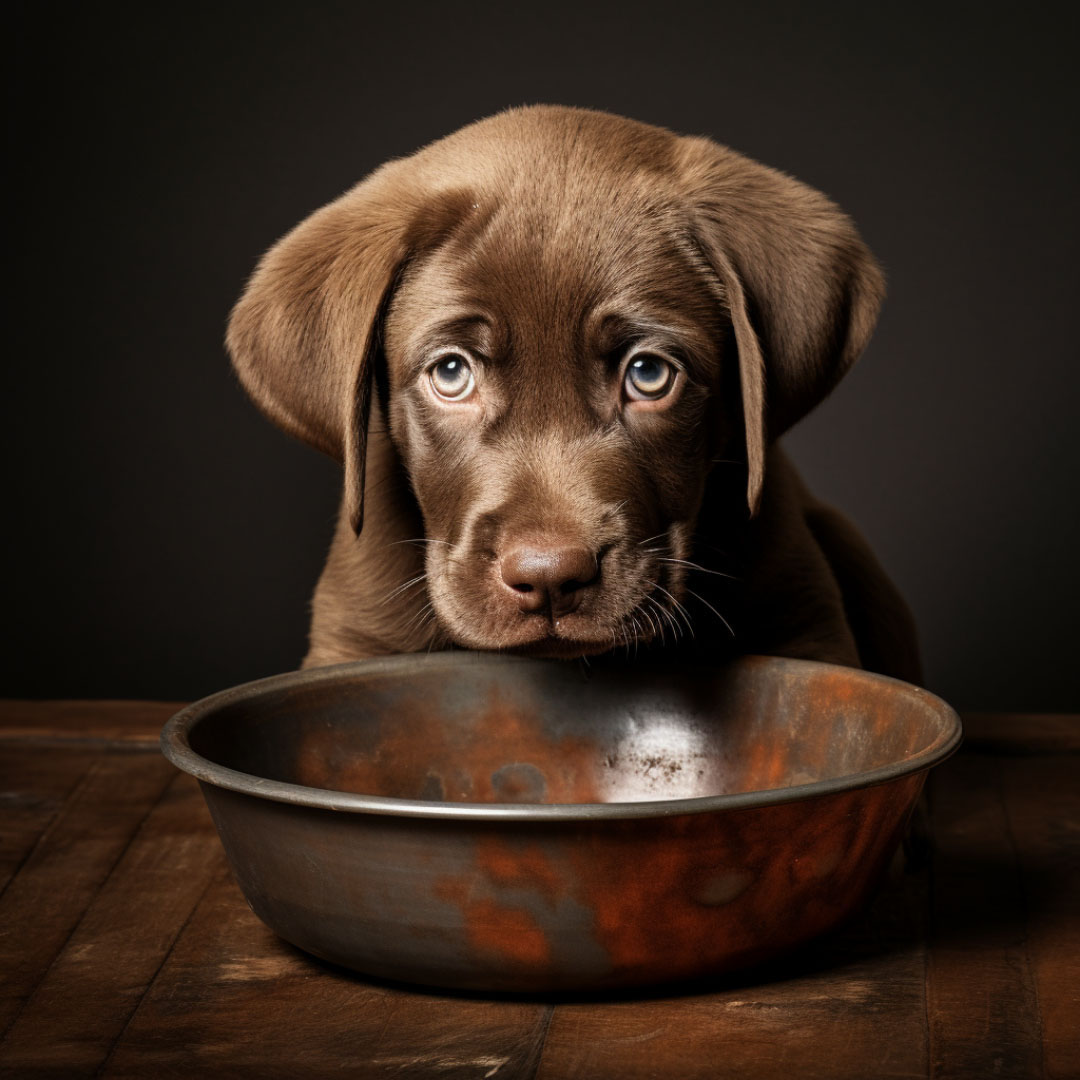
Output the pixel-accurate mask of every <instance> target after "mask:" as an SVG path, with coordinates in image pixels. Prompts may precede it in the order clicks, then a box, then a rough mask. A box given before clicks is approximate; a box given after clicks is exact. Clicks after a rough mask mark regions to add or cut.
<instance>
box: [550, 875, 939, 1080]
mask: <svg viewBox="0 0 1080 1080" xmlns="http://www.w3.org/2000/svg"><path fill="white" fill-rule="evenodd" d="M925 896H926V880H925V875H922V874H919V875H910V876H904V877H902V878H900V879H898V880H894V881H893V882H892V883H891V884H890V886H889V887H888V888H887V890H886V891H885V892H884V893H883V894H882V895H881V896H880V897H879V898H878V900H877V902H876V903H874V904H873V905H872V906H871V908H870V909H869V911H868V912H867V913H866V914H865V915H864V916H863V917H862V918H860V919H859V921H858V922H856V923H855V924H854V925H853V926H851V927H849V928H848V929H847V930H845V931H843V932H841V933H838V934H835V935H833V936H832V937H830V938H826V939H824V940H822V941H821V942H819V943H817V944H815V945H813V946H811V947H809V948H808V949H807V950H805V951H804V953H803V954H801V955H800V956H798V957H796V958H792V959H789V960H787V961H785V962H784V963H782V964H777V965H775V966H773V967H771V968H769V969H766V970H762V971H759V972H750V973H747V974H746V975H744V976H742V977H741V978H735V977H729V978H728V979H722V980H717V982H716V983H714V984H713V985H712V986H711V987H710V986H707V985H700V984H699V985H697V986H688V987H678V988H675V989H674V990H672V991H670V992H669V994H670V995H671V996H667V995H665V996H657V995H655V994H652V995H645V996H643V997H629V998H627V999H626V1000H621V1001H607V1002H603V1001H595V1002H588V1003H581V1004H570V1005H560V1006H559V1007H558V1008H557V1009H556V1010H555V1015H554V1017H553V1019H552V1023H551V1027H550V1030H549V1032H548V1037H547V1040H546V1042H545V1044H544V1050H543V1056H542V1058H541V1063H540V1069H539V1072H538V1080H565V1078H566V1077H588V1078H590V1080H646V1078H668V1077H672V1078H676V1077H677V1078H678V1080H714V1078H715V1077H717V1076H738V1077H740V1078H744V1077H745V1078H747V1080H775V1078H776V1077H778V1076H785V1075H791V1076H798V1077H799V1078H800V1080H815V1078H821V1080H849V1078H850V1080H866V1078H868V1077H875V1078H878V1077H912V1076H919V1077H921V1076H925V1075H926V1064H927V1045H926V1028H925V1000H924V981H923V980H924V968H925V957H924V954H923V948H922V941H921V934H922V920H923V905H924V903H925ZM658 917H659V913H658Z"/></svg>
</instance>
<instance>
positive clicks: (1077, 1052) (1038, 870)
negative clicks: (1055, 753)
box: [1004, 758, 1080, 1080]
mask: <svg viewBox="0 0 1080 1080" xmlns="http://www.w3.org/2000/svg"><path fill="white" fill-rule="evenodd" d="M1077 781H1078V778H1077V767H1076V761H1075V759H1074V760H1069V759H1068V758H1041V759H1037V760H1032V759H1025V760H1018V761H1011V762H1009V763H1008V764H1007V766H1006V767H1005V769H1004V792H1005V807H1006V811H1007V814H1008V822H1009V827H1010V829H1011V832H1012V836H1013V839H1014V841H1015V844H1016V850H1017V853H1018V856H1019V860H1020V868H1021V883H1022V887H1023V902H1024V908H1025V911H1026V912H1027V923H1028V940H1027V945H1028V951H1029V955H1030V958H1031V964H1032V968H1033V974H1034V980H1035V990H1036V993H1037V995H1038V1000H1039V1005H1040V1011H1041V1016H1042V1045H1043V1062H1044V1066H1045V1069H1046V1075H1047V1076H1048V1077H1052V1078H1053V1080H1066V1078H1069V1080H1074V1078H1075V1077H1078V1076H1080V917H1078V916H1080V784H1078V782H1077Z"/></svg>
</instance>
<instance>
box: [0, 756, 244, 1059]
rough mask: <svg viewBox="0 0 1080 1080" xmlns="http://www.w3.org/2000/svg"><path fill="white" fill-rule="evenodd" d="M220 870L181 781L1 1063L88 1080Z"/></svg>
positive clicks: (206, 827) (203, 821)
mask: <svg viewBox="0 0 1080 1080" xmlns="http://www.w3.org/2000/svg"><path fill="white" fill-rule="evenodd" d="M223 867H224V855H223V853H222V851H221V846H220V844H219V843H218V840H217V835H216V833H215V832H214V827H213V824H212V822H211V821H210V815H209V814H208V813H207V811H206V806H205V804H204V803H203V800H202V795H201V793H200V792H199V789H198V785H197V784H196V783H195V781H194V780H192V779H191V777H189V776H183V775H179V774H178V775H176V776H175V778H174V780H173V781H172V783H171V784H170V786H169V789H168V791H167V792H166V794H165V796H164V797H163V798H162V799H161V800H160V801H159V802H158V804H157V805H156V806H155V807H154V809H153V810H152V812H151V813H150V814H149V816H148V817H147V818H146V819H145V821H144V822H143V823H142V825H141V827H140V828H139V830H138V832H137V834H136V835H135V837H134V838H133V839H132V841H131V843H130V844H129V845H128V847H127V850H126V851H125V852H124V854H123V856H122V858H121V859H120V860H119V862H118V863H117V864H116V867H115V869H114V870H113V872H112V873H111V874H110V875H109V878H108V880H107V881H106V882H105V884H104V886H103V887H102V889H101V891H100V892H99V893H98V894H97V896H96V897H95V898H94V900H93V902H92V903H91V904H90V906H89V907H88V908H87V910H86V913H85V915H84V916H83V918H82V919H81V920H80V922H79V925H78V926H77V927H76V928H75V930H74V932H73V933H72V934H71V937H70V938H69V939H68V941H67V943H66V944H65V946H64V948H63V949H62V951H61V952H60V954H59V955H58V956H57V957H56V959H55V960H54V961H53V963H52V965H51V966H50V968H49V970H48V973H47V974H46V975H45V977H44V979H43V980H42V981H41V983H40V984H39V985H38V986H37V988H36V989H35V991H34V992H33V994H32V995H31V996H30V998H29V1000H28V1001H27V1003H26V1005H25V1006H24V1008H23V1010H22V1012H21V1013H20V1014H19V1016H18V1019H17V1020H16V1021H15V1023H14V1024H13V1025H12V1026H11V1028H10V1029H9V1030H8V1033H7V1036H6V1039H5V1044H4V1049H3V1061H4V1062H5V1064H7V1065H8V1066H9V1067H13V1068H15V1069H16V1070H18V1069H29V1068H31V1067H33V1068H34V1069H35V1070H39V1071H40V1070H44V1071H47V1072H52V1073H55V1074H56V1075H63V1076H68V1077H71V1076H92V1075H93V1074H94V1073H95V1072H96V1071H97V1070H98V1069H99V1068H100V1066H101V1064H102V1062H103V1061H104V1060H105V1058H106V1056H107V1055H108V1053H109V1050H110V1048H111V1047H112V1045H113V1043H114V1041H115V1040H116V1039H117V1038H118V1036H119V1035H120V1033H121V1032H122V1031H123V1029H124V1026H125V1025H126V1023H127V1021H128V1019H129V1018H130V1016H131V1014H132V1013H133V1012H134V1010H135V1007H136V1006H137V1005H138V1003H139V1000H140V998H141V997H142V995H143V993H144V992H145V990H146V988H147V987H148V986H149V985H150V982H151V980H152V979H153V977H154V975H155V974H156V973H157V971H158V969H159V968H160V966H161V964H162V962H163V961H164V959H165V957H166V956H167V955H168V952H169V949H170V948H171V947H172V945H173V942H174V941H175V940H176V937H177V935H178V934H179V932H180V928H181V927H182V926H183V924H184V922H185V921H186V920H187V918H188V916H189V915H190V914H191V912H192V910H193V909H194V907H195V904H196V903H197V902H198V899H199V897H200V896H201V895H202V893H203V892H204V891H205V889H206V887H207V885H208V884H209V882H210V880H211V877H212V876H213V874H214V872H215V871H219V870H221V869H222V868H223Z"/></svg>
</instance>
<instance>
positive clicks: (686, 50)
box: [0, 2, 1080, 710]
mask: <svg viewBox="0 0 1080 1080" xmlns="http://www.w3.org/2000/svg"><path fill="white" fill-rule="evenodd" d="M1066 20H1067V21H1066ZM1077 29H1078V27H1077V25H1076V21H1075V17H1074V16H1072V15H1071V14H1068V15H1067V14H1065V11H1064V8H1063V9H1062V10H1061V11H1060V12H1058V11H1057V10H1056V9H1052V8H1041V9H1040V8H1031V7H1021V6H1019V5H1017V6H1015V7H1010V8H1005V7H1001V8H995V7H993V6H990V5H985V4H983V5H965V6H962V7H961V6H959V5H954V6H945V7H942V6H929V5H928V6H924V7H920V6H917V5H911V4H905V5H896V6H893V5H874V4H866V3H858V4H854V3H853V4H806V5H797V4H789V5H785V4H776V3H764V4H753V5H750V4H746V3H738V4H727V3H717V4H713V5H710V6H708V7H705V6H704V5H698V4H685V3H672V2H665V3H661V4H655V5H648V6H645V5H643V6H642V7H641V9H640V10H637V9H635V8H633V7H630V6H627V5H615V4H611V5H589V4H585V3H576V4H551V3H548V4H545V5H544V6H543V7H517V6H514V5H504V4H491V5H486V6H485V5H480V6H471V7H468V8H462V7H456V6H454V5H450V4H430V5H427V4H421V5H415V4H414V5H406V4H400V3H398V4H386V3H383V4H379V5H374V4H322V5H301V4H297V5H295V6H294V7H292V8H291V9H285V8H282V9H281V10H276V9H274V8H273V7H272V6H270V5H262V6H255V5H251V6H241V5H221V6H220V7H214V8H209V7H198V6H195V7H190V6H189V7H184V8H183V9H180V8H177V9H174V10H172V11H171V12H170V11H169V10H168V9H166V8H161V7H152V6H149V5H145V6H139V7H135V6H132V7H129V8H124V7H123V6H119V7H117V6H97V5H95V6H89V5H86V6H80V7H64V6H59V7H58V6H51V7H47V6H45V5H40V6H35V7H34V8H32V9H29V8H28V9H24V10H23V13H22V15H21V16H20V18H19V20H18V24H17V27H16V30H15V33H14V37H13V43H12V44H11V45H9V55H10V63H9V65H8V72H9V77H10V78H11V80H12V88H11V99H10V100H11V103H10V105H9V117H10V121H11V123H12V125H13V130H12V131H11V133H10V134H9V140H8V143H9V149H13V150H14V154H13V155H12V159H11V164H10V165H9V176H10V179H11V181H12V183H13V190H12V191H11V192H10V193H9V199H8V204H7V208H6V209H7V217H8V219H9V221H10V222H12V224H13V227H14V228H13V231H14V243H13V246H14V249H15V253H16V258H15V264H14V265H15V271H16V274H15V281H14V283H13V284H14V287H13V288H12V289H11V307H10V309H9V319H10V323H11V325H12V326H13V327H14V334H13V336H14V338H15V342H14V350H13V352H12V353H11V354H9V358H8V361H7V365H6V367H7V371H8V372H9V379H10V380H11V382H12V383H13V385H10V386H9V387H8V392H7V393H6V394H5V395H4V399H5V404H6V409H5V413H6V414H7V415H6V416H5V423H4V427H3V430H4V437H5V442H6V445H5V448H4V452H5V460H6V464H7V469H6V476H7V479H6V487H7V498H6V499H5V502H6V503H7V506H8V514H7V515H6V517H7V521H8V524H7V526H6V529H5V531H6V532H7V534H8V550H9V556H8V559H7V560H6V566H7V578H8V580H7V585H8V589H7V592H8V597H9V599H8V602H7V604H6V613H5V616H4V625H5V631H6V633H7V634H8V636H9V641H8V643H7V645H6V646H5V651H4V655H5V657H6V658H7V660H8V662H9V663H8V665H7V675H6V678H5V680H4V685H3V687H2V688H0V692H2V693H3V695H4V696H30V697H32V696H50V697H63V696H74V697H94V696H102V697H151V698H165V699H186V698H192V697H195V696H198V695H202V694H204V693H207V692H210V691H212V690H215V689H219V688H221V687H224V686H227V685H230V684H233V683H236V682H239V681H242V680H246V679H249V678H254V677H257V676H261V675H264V674H269V673H271V672H275V671H279V670H284V669H288V668H291V667H295V666H296V665H297V663H298V662H299V660H300V658H301V656H302V655H303V652H304V649H305V637H306V629H307V602H308V597H309V595H310V592H311V590H312V588H313V586H314V583H315V580H316V577H317V575H318V572H319V570H320V567H321V564H322V560H323V557H324V554H325V551H326V549H327V547H328V544H329V540H330V535H331V529H332V524H333V520H334V517H335V512H336V504H337V494H338V484H339V477H338V470H337V466H335V465H334V464H333V463H332V462H329V461H328V460H324V459H322V458H321V457H320V456H319V455H318V454H316V453H315V452H314V451H311V450H308V449H307V448H304V447H302V446H300V445H299V444H296V443H293V442H291V441H290V440H289V439H288V438H287V437H286V436H284V435H282V434H280V433H279V432H277V431H276V430H275V429H274V428H272V427H271V426H270V425H269V424H268V423H267V422H266V421H264V420H263V419H262V418H261V417H260V416H259V415H258V414H257V412H256V411H255V409H254V407H253V406H251V405H250V404H249V403H248V402H247V400H246V399H245V398H244V396H243V395H242V393H241V391H240V389H239V388H238V385H237V384H236V383H235V381H234V379H233V377H232V375H231V373H230V371H229V368H228V365H227V362H226V359H225V355H224V352H223V348H222V344H221V340H222V335H223V332H224V325H225V319H226V316H227V313H228V309H229V307H230V305H231V303H232V302H233V300H234V299H235V297H236V296H237V294H238V293H239V290H240V288H241V286H242V284H243V282H244V280H245V278H246V276H247V275H248V273H249V272H250V271H251V269H252V267H253V265H254V263H255V260H256V258H257V257H258V255H259V254H260V253H261V252H262V251H263V250H264V249H265V248H266V247H268V246H269V245H270V243H271V242H272V241H274V240H275V239H276V238H277V237H278V236H280V235H281V234H282V233H283V232H285V231H286V230H287V229H289V228H290V227H291V226H292V225H293V224H295V223H296V222H297V221H299V220H300V219H301V218H303V217H304V216H306V215H307V214H308V213H310V212H311V211H312V210H314V209H315V208H316V207H318V206H320V205H321V204H323V203H325V202H327V201H328V200H330V199H331V198H333V197H335V196H337V195H338V194H339V193H340V192H341V191H343V190H344V189H345V188H347V187H349V186H351V185H352V184H353V183H354V182H355V181H356V180H358V179H360V178H361V177H362V176H363V175H364V174H365V173H367V172H368V171H370V170H371V169H372V168H374V167H375V166H376V165H378V164H379V163H381V162H382V161H384V160H385V159H386V158H389V157H392V156H397V155H401V154H405V153H408V152H410V151H412V150H414V149H415V148H417V147H418V146H420V145H422V144H424V143H426V142H428V141H430V140H432V139H434V138H437V137H438V136H440V135H443V134H446V133H448V132H450V131H452V130H454V129H455V128H457V127H460V126H461V125H462V124H464V123H467V122H468V121H470V120H473V119H476V118H479V117H481V116H485V115H488V114H490V113H492V112H496V111H498V110H500V109H502V108H505V107H507V106H510V105H515V104H522V103H527V102H542V101H547V102H562V103H567V104H576V105H584V106H591V107H596V108H602V109H607V110H610V111H613V112H617V113H621V114H624V115H627V116H632V117H635V118H637V119H640V120H644V121H648V122H652V123H656V124H661V125H663V126H666V127H670V128H673V129H675V130H678V131H682V132H686V133H698V134H707V135H710V136H713V137H714V138H716V139H718V140H719V141H721V142H725V143H728V144H729V145H731V146H733V147H735V148H736V149H738V150H740V151H742V152H744V153H746V154H748V155H750V156H751V157H755V158H758V159H760V160H762V161H764V162H766V163H768V164H770V165H774V166H777V167H779V168H781V169H784V170H786V171H788V172H790V173H793V174H794V175H796V176H798V177H799V178H801V179H802V180H805V181H807V182H808V183H810V184H812V185H814V186H816V187H818V188H821V189H822V190H824V191H825V192H827V193H828V194H829V195H831V196H832V197H833V198H834V199H836V200H837V201H838V202H839V203H840V204H841V205H842V206H843V207H844V208H845V209H846V210H848V211H849V212H850V213H851V214H852V215H853V217H854V218H855V220H856V221H857V222H858V224H859V226H860V228H861V230H862V233H863V235H864V237H865V238H866V239H867V241H868V242H869V244H870V246H871V248H873V250H874V251H875V252H876V254H877V255H878V257H879V258H880V260H881V261H882V263H883V264H884V266H885V268H886V271H887V273H888V275H889V280H890V295H889V299H888V301H887V303H886V307H885V311H884V314H883V317H882V319H881V322H880V325H879V328H878V331H877V333H876V335H875V337H874V340H873V342H872V343H871V345H870V348H869V349H868V351H867V353H866V355H865V357H864V358H863V361H862V362H861V364H860V365H859V366H858V367H857V368H856V369H855V371H854V372H853V373H852V374H851V375H850V376H849V377H848V379H847V380H846V381H845V382H844V383H843V384H842V385H841V387H840V388H839V389H838V390H837V391H836V393H835V394H834V395H833V397H832V398H830V399H829V401H828V402H826V403H825V405H824V406H822V407H821V408H820V409H819V410H818V411H817V412H816V413H814V414H813V415H812V416H811V417H810V418H809V419H808V420H807V421H805V422H804V423H803V424H802V425H800V427H799V428H797V429H796V430H795V431H794V432H793V433H792V434H791V435H790V436H788V438H787V445H788V447H789V449H790V450H791V451H792V452H793V453H794V456H795V457H796V460H797V461H798V462H799V463H800V464H801V466H802V468H803V472H804V474H805V476H806V477H807V479H808V480H809V482H810V483H811V485H812V486H813V487H814V488H815V489H816V490H817V492H818V493H820V494H821V495H824V496H826V497H828V498H829V499H831V500H832V501H834V502H836V503H837V504H839V505H840V506H842V507H843V508H844V509H845V510H847V511H848V512H849V514H850V515H851V516H852V517H853V518H854V519H855V520H856V521H857V522H858V523H859V524H860V525H861V526H862V528H863V529H864V531H865V532H866V533H867V535H868V536H869V538H870V540H871V542H872V543H873V544H874V545H875V547H876V549H877V550H878V552H879V553H880V555H881V557H882V560H883V561H884V563H885V564H886V566H887V567H888V569H889V570H890V571H891V573H892V574H893V576H894V577H895V578H896V580H897V581H898V583H899V584H900V586H901V587H902V589H903V590H904V592H905V593H906V595H907V596H908V598H909V599H910V601H911V604H912V606H913V608H914V609H915V612H916V615H917V617H918V619H919V623H920V626H921V630H922V636H923V643H924V648H925V653H926V660H927V668H928V678H929V684H930V686H931V688H932V689H934V690H936V691H938V692H939V693H941V694H943V695H944V696H945V697H946V698H948V699H949V700H951V701H952V702H953V703H954V704H956V705H957V706H959V707H961V708H967V709H991V710H993V709H1002V710H1020V709H1033V710H1066V709H1076V708H1078V707H1080V678H1078V674H1077V672H1078V668H1080V665H1078V662H1077V645H1078V643H1080V633H1078V631H1077V627H1076V620H1077V617H1078V610H1080V604H1078V599H1080V597H1078V589H1077V580H1078V575H1077V573H1076V569H1075V561H1074V555H1075V552H1076V550H1077V548H1078V546H1080V529H1078V510H1077V493H1078V490H1080V483H1078V478H1080V469H1078V458H1080V451H1078V446H1077V441H1076V439H1075V438H1074V437H1073V436H1074V424H1075V419H1076V413H1077V404H1078V402H1080V393H1078V391H1080V386H1078V377H1077V348H1076V331H1075V327H1074V313H1075V309H1076V297H1077V291H1078V281H1077V277H1078V272H1077V256H1078V252H1080V247H1078V239H1080V237H1078V235H1077V233H1078V230H1077V221H1078V217H1080V214H1078V208H1077V181H1078V170H1077V141H1076V135H1075V132H1076V124H1077V120H1078V115H1077V113H1078V110H1077V108H1076V105H1077V92H1076V90H1077V87H1076V82H1075V79H1074V76H1073V74H1072V72H1073V69H1074V61H1075V47H1076V41H1077Z"/></svg>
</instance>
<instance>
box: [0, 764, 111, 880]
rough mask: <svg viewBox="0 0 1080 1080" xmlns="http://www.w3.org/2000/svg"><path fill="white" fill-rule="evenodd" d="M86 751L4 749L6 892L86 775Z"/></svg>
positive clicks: (1, 829) (0, 857) (1, 869)
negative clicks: (19, 869) (46, 751)
mask: <svg viewBox="0 0 1080 1080" xmlns="http://www.w3.org/2000/svg"><path fill="white" fill-rule="evenodd" d="M93 757H94V756H93V755H92V754H88V753H87V752H86V750H83V749H79V750H73V749H59V748H57V749H53V750H51V751H49V752H48V753H43V752H42V751H41V750H40V749H38V748H35V747H27V746H6V747H4V749H3V752H2V753H0V895H2V894H3V891H4V890H5V889H6V888H7V886H8V884H9V883H10V881H11V879H12V877H13V876H14V875H15V872H16V871H17V870H18V868H19V867H20V866H21V865H22V864H23V862H25V860H26V859H27V857H28V856H29V854H30V852H31V851H32V850H33V849H34V845H35V844H36V843H37V842H38V840H39V839H40V838H41V835H42V833H44V832H45V830H46V829H47V828H48V827H49V825H50V823H51V822H52V820H53V819H54V818H55V817H56V815H57V814H58V813H59V812H60V810H61V809H62V808H63V805H64V803H65V801H66V800H67V799H68V797H69V796H70V795H71V792H72V791H73V790H74V788H75V785H76V784H77V783H78V782H79V781H80V780H81V779H82V778H83V777H84V776H85V775H86V773H87V771H88V770H89V768H90V766H91V764H92V762H93Z"/></svg>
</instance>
